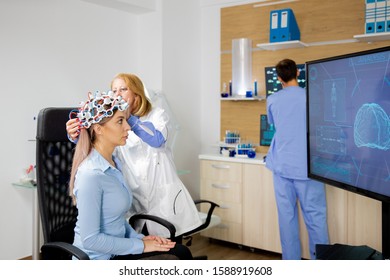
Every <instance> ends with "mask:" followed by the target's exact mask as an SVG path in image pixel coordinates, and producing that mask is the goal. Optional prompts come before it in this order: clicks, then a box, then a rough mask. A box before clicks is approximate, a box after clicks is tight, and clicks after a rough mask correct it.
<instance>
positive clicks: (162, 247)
mask: <svg viewBox="0 0 390 280" xmlns="http://www.w3.org/2000/svg"><path fill="white" fill-rule="evenodd" d="M142 241H143V242H144V253H148V252H155V251H160V252H167V251H169V250H170V249H172V248H173V247H175V244H176V242H172V241H171V240H169V239H167V238H164V237H160V236H155V235H148V236H145V237H144V238H143V239H142Z"/></svg>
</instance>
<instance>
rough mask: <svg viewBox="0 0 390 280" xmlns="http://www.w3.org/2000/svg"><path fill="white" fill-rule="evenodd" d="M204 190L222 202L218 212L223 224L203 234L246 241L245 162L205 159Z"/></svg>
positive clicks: (206, 197)
mask: <svg viewBox="0 0 390 280" xmlns="http://www.w3.org/2000/svg"><path fill="white" fill-rule="evenodd" d="M200 193H201V198H203V199H209V200H212V201H214V202H215V203H217V204H219V205H220V207H217V208H216V209H215V210H214V213H215V215H217V216H219V217H220V218H221V224H219V225H217V226H215V227H213V228H210V229H208V230H206V231H203V232H202V235H203V236H207V237H211V238H215V239H220V240H225V241H229V242H233V243H238V244H242V164H241V163H232V162H223V161H209V160H202V161H201V189H200ZM202 207H206V206H203V205H202V206H201V210H202V211H205V210H206V209H204V208H202Z"/></svg>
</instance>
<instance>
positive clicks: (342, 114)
mask: <svg viewBox="0 0 390 280" xmlns="http://www.w3.org/2000/svg"><path fill="white" fill-rule="evenodd" d="M306 92H307V102H308V103H307V104H308V106H307V147H308V175H309V177H310V178H313V179H317V180H320V181H323V182H325V183H328V184H330V185H332V186H336V187H340V188H343V189H346V190H348V191H352V192H356V193H359V194H361V195H365V196H368V197H371V198H374V199H377V200H380V201H383V202H387V203H388V202H390V117H389V115H390V47H384V48H378V49H372V50H369V51H363V52H358V53H352V54H347V55H342V56H336V57H331V58H326V59H320V60H315V61H309V62H307V63H306Z"/></svg>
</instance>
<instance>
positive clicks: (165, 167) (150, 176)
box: [116, 107, 202, 237]
mask: <svg viewBox="0 0 390 280" xmlns="http://www.w3.org/2000/svg"><path fill="white" fill-rule="evenodd" d="M140 121H142V122H144V121H149V122H151V123H153V125H154V126H155V128H156V129H157V130H159V131H160V132H161V133H162V134H163V135H164V138H165V139H167V136H168V134H169V129H168V127H169V126H168V123H169V117H168V114H167V113H166V112H165V110H164V109H162V108H160V107H156V108H153V110H152V111H151V112H150V113H149V114H148V115H147V116H144V117H141V118H140ZM116 155H117V156H118V157H119V158H120V160H122V162H123V163H124V164H123V174H124V176H125V178H126V180H127V182H128V184H129V186H130V188H131V190H132V192H133V196H134V199H133V204H132V208H131V210H130V213H129V214H130V215H134V214H141V213H142V214H150V215H155V216H158V217H161V218H164V219H166V220H168V221H169V222H171V223H172V224H173V225H174V226H175V227H176V236H177V235H180V234H182V233H185V232H187V231H190V230H192V229H194V228H196V227H198V226H199V225H201V223H202V222H201V220H200V218H199V214H198V210H197V209H196V206H195V204H194V202H193V199H192V197H191V195H190V194H189V192H188V190H187V189H186V187H185V186H184V184H183V183H182V181H181V180H180V178H179V176H178V175H177V170H176V167H175V164H174V162H173V156H172V152H171V150H170V148H169V147H168V146H167V145H162V146H161V147H159V148H153V147H151V146H149V145H148V144H147V143H145V142H143V141H142V139H140V138H139V137H138V136H137V135H135V134H134V132H132V131H129V137H128V139H127V143H126V145H125V146H120V147H118V148H117V150H116ZM146 223H147V228H148V232H149V234H151V235H159V236H165V237H168V236H169V235H168V231H167V230H166V229H165V228H164V227H162V226H160V225H158V224H156V223H154V222H151V221H146ZM142 226H143V223H142V224H139V225H136V229H137V230H140V228H141V227H142Z"/></svg>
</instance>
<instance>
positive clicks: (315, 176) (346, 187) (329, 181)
mask: <svg viewBox="0 0 390 280" xmlns="http://www.w3.org/2000/svg"><path fill="white" fill-rule="evenodd" d="M382 52H390V46H388V47H382V48H375V49H370V50H365V51H360V52H355V53H349V54H344V55H338V56H333V57H327V58H322V59H318V60H311V61H307V62H306V97H307V108H306V110H307V112H306V115H307V118H306V121H307V131H306V133H307V168H308V177H309V178H311V179H315V180H318V181H321V182H324V183H326V184H329V185H331V186H334V187H338V188H341V189H344V190H347V191H350V192H353V193H357V194H360V195H363V196H367V197H370V198H373V199H376V200H379V201H382V202H385V203H390V195H386V194H382V193H379V192H375V191H372V190H368V189H364V188H362V187H359V186H355V185H351V184H348V183H346V182H342V181H338V180H337V179H334V178H329V177H325V175H323V176H320V175H318V174H316V173H313V172H312V170H311V164H310V162H311V158H312V154H311V145H310V144H311V142H310V141H311V139H310V138H311V131H310V125H311V120H310V109H311V108H310V97H311V95H310V75H311V74H310V68H311V67H312V66H313V65H314V64H315V65H318V64H320V63H326V62H331V61H336V60H342V59H349V58H356V57H359V56H363V55H370V54H377V53H382ZM389 67H390V64H389ZM389 100H390V97H389ZM389 185H390V182H389Z"/></svg>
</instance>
